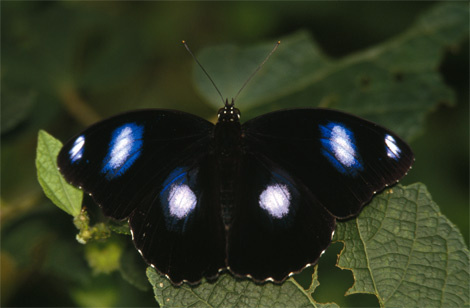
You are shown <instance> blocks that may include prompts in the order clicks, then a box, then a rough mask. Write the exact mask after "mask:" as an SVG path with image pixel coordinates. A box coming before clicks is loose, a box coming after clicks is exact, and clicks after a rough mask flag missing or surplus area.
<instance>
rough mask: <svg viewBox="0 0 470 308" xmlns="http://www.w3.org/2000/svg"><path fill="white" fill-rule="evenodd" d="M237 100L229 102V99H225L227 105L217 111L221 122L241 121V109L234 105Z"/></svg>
mask: <svg viewBox="0 0 470 308" xmlns="http://www.w3.org/2000/svg"><path fill="white" fill-rule="evenodd" d="M234 105H235V101H234V100H233V99H232V102H231V103H229V102H228V99H226V100H225V106H224V107H223V108H220V109H219V111H218V112H217V117H218V118H219V122H239V121H240V110H238V109H237V108H235V107H234Z"/></svg>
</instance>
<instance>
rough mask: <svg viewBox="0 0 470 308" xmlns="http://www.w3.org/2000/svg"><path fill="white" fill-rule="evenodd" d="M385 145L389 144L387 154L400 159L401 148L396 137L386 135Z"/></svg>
mask: <svg viewBox="0 0 470 308" xmlns="http://www.w3.org/2000/svg"><path fill="white" fill-rule="evenodd" d="M385 145H386V146H387V156H388V157H390V158H393V159H395V160H398V159H399V158H400V153H401V150H400V148H399V147H398V146H397V142H396V140H395V138H393V137H392V136H390V135H386V136H385Z"/></svg>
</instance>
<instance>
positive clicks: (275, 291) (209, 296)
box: [147, 267, 338, 307]
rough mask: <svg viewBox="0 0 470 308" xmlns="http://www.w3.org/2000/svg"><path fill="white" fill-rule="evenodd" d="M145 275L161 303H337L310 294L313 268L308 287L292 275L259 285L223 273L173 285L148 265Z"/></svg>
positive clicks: (314, 282) (252, 305)
mask: <svg viewBox="0 0 470 308" xmlns="http://www.w3.org/2000/svg"><path fill="white" fill-rule="evenodd" d="M147 276H148V278H149V281H150V283H151V284H152V286H153V290H154V293H155V299H156V300H157V302H158V304H159V305H160V306H161V307H338V306H337V305H335V304H320V303H317V302H316V301H315V300H314V299H313V298H312V293H313V291H314V290H315V289H316V288H317V287H318V285H319V283H318V280H317V276H316V271H315V274H314V276H313V282H312V284H311V285H310V287H309V288H308V290H304V289H303V288H302V286H300V285H299V284H298V283H297V282H296V281H295V280H294V279H292V278H290V279H288V280H287V281H286V282H285V283H283V284H282V285H276V284H272V283H266V284H264V285H259V284H256V283H253V282H251V281H249V280H240V281H238V280H236V279H234V278H233V277H232V276H230V275H229V274H224V275H222V276H221V277H219V278H218V279H217V281H215V282H214V283H202V284H200V285H198V286H196V287H190V286H187V285H183V286H181V287H174V286H172V285H171V283H170V282H169V280H168V279H166V278H164V277H162V276H161V275H159V274H158V273H157V272H156V271H155V270H154V269H153V268H151V267H149V268H147Z"/></svg>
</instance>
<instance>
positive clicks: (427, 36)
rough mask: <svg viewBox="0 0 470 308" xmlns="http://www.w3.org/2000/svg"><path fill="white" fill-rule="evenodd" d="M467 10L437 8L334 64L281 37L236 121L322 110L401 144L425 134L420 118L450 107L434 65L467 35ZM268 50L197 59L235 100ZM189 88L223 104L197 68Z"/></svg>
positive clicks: (306, 41)
mask: <svg viewBox="0 0 470 308" xmlns="http://www.w3.org/2000/svg"><path fill="white" fill-rule="evenodd" d="M467 22H468V6H467V4H466V3H463V2H462V3H457V2H450V3H444V4H441V5H437V6H435V7H434V9H432V10H430V11H429V12H428V13H427V14H424V15H423V16H422V18H420V19H419V20H418V21H417V22H416V23H415V24H414V25H413V26H412V27H411V28H410V29H409V30H408V31H406V32H404V33H402V34H400V35H398V36H396V37H394V38H392V39H391V40H389V41H387V42H385V43H383V44H381V45H377V46H375V47H372V48H370V49H368V50H364V51H362V52H360V53H357V54H354V55H351V56H348V57H345V58H342V59H339V60H335V59H330V58H328V57H327V56H326V55H324V54H322V52H321V51H320V49H319V47H318V46H317V45H316V43H315V42H314V41H313V40H312V39H311V38H310V36H309V35H308V34H307V33H305V32H298V33H295V34H293V35H290V36H287V37H285V38H282V39H281V42H282V43H281V45H280V46H279V48H278V50H277V51H276V52H275V53H274V54H273V56H272V57H271V58H270V59H269V61H268V62H267V63H266V64H265V66H264V67H263V68H262V69H261V70H260V71H259V72H258V73H257V75H256V76H255V77H254V78H253V80H251V82H250V83H249V85H248V86H247V88H245V89H244V90H243V92H242V93H241V94H240V97H239V98H238V99H237V102H236V105H237V107H238V108H240V110H241V112H242V120H248V119H250V118H252V117H254V116H257V115H260V114H263V113H265V112H267V111H272V110H278V109H281V108H294V107H328V108H335V109H340V110H344V111H347V112H351V113H354V114H356V115H358V116H362V117H365V118H367V119H368V120H371V121H374V122H376V123H379V124H381V125H384V126H385V127H388V128H389V129H392V130H393V131H395V132H396V133H398V134H399V135H400V136H402V137H403V138H405V139H408V140H409V139H410V138H412V137H413V136H416V134H417V133H418V132H420V131H421V130H422V129H423V124H424V119H425V116H426V114H427V113H428V112H429V111H431V110H432V109H433V108H435V107H436V105H437V104H438V103H441V102H448V103H450V102H453V101H454V95H453V92H452V91H451V90H450V89H449V88H448V87H447V86H446V84H445V83H444V81H443V80H442V78H441V76H440V75H439V72H438V70H437V68H438V67H439V64H440V62H441V60H442V59H441V58H442V55H443V54H444V51H445V49H446V48H448V47H450V46H452V45H455V44H457V43H459V42H460V40H462V39H464V38H465V37H466V35H468V27H467V26H466V25H467ZM273 46H274V41H273V42H271V43H267V44H261V45H257V46H252V47H247V48H240V47H237V46H233V45H225V46H219V47H214V48H208V49H204V50H202V51H201V52H200V54H199V55H198V57H199V59H200V62H201V63H203V65H204V66H205V68H206V70H207V71H208V72H209V74H210V75H211V76H212V79H213V80H214V81H215V82H216V83H217V84H218V86H219V88H220V90H221V92H222V93H223V94H224V95H231V96H234V95H235V94H236V92H237V91H238V89H239V88H240V87H241V85H242V84H243V83H244V81H245V80H246V79H247V78H248V76H249V75H250V74H251V72H252V71H254V69H255V68H256V67H257V65H259V63H261V62H262V60H263V59H264V57H265V56H266V55H267V54H268V52H269V51H270V50H271V49H272V47H273ZM194 72H195V76H194V79H195V83H196V85H197V88H198V90H199V92H200V93H201V95H202V96H203V97H205V98H206V99H207V100H208V101H209V102H210V103H211V104H212V105H214V106H217V107H220V106H221V100H220V97H219V96H218V94H217V93H216V92H215V90H214V88H213V86H212V85H211V84H210V82H209V81H208V78H207V77H206V76H204V74H203V72H201V70H200V69H195V70H194Z"/></svg>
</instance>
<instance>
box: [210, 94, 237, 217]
mask: <svg viewBox="0 0 470 308" xmlns="http://www.w3.org/2000/svg"><path fill="white" fill-rule="evenodd" d="M218 116H219V121H218V122H217V124H216V126H215V129H214V135H213V145H214V150H215V157H216V158H217V169H218V174H219V180H218V184H219V202H220V205H221V210H222V216H223V220H224V224H225V225H226V226H228V225H230V222H231V216H230V213H231V212H232V206H233V204H234V191H235V186H234V185H235V183H234V181H233V179H235V178H236V174H237V173H238V169H239V165H238V164H239V162H240V157H241V155H242V153H241V149H242V147H241V135H242V133H241V124H240V121H239V118H240V111H239V110H238V109H236V108H234V107H233V101H232V104H228V103H226V104H225V107H224V108H221V109H220V110H219V113H218Z"/></svg>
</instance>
